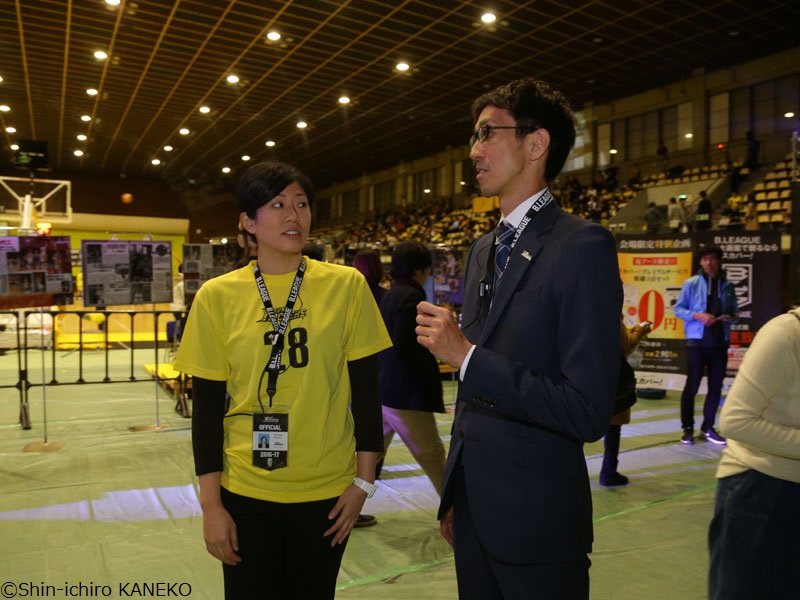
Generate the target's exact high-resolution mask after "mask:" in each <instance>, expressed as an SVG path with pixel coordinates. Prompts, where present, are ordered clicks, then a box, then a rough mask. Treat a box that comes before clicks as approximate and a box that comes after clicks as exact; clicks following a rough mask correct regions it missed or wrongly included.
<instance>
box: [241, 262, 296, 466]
mask: <svg viewBox="0 0 800 600" xmlns="http://www.w3.org/2000/svg"><path fill="white" fill-rule="evenodd" d="M305 270H306V265H305V261H303V260H301V261H300V267H299V268H298V269H297V274H296V275H295V278H294V283H292V290H291V292H289V299H288V300H287V301H286V306H285V308H284V311H283V315H282V318H281V321H280V323H278V319H277V317H276V315H275V309H274V307H273V306H272V300H271V299H270V297H269V292H268V291H267V286H266V284H265V283H264V278H263V277H262V276H261V271H259V269H258V263H256V264H255V265H254V266H253V272H254V274H255V278H256V284H257V285H258V291H259V293H260V294H261V300H262V302H263V303H264V309H265V310H266V312H267V316H268V318H269V320H270V323H272V327H273V331H272V332H268V333H266V334H265V342H266V343H269V345H270V346H271V347H272V351H271V352H270V357H269V362H268V363H267V366H266V367H265V369H264V372H265V373H266V374H267V396H268V397H269V405H268V406H267V407H266V408H265V407H264V404H263V403H262V402H261V382H259V384H258V404H259V406H260V408H261V412H254V413H253V466H254V467H258V468H260V469H265V470H267V471H273V470H275V469H282V468H284V467H286V466H288V464H289V407H288V406H287V405H278V404H276V405H274V406H273V404H272V400H273V398H274V397H275V393H276V391H277V389H278V375H280V373H281V370H282V368H281V356H282V355H283V345H284V340H285V339H286V336H285V334H286V330H287V328H288V327H289V319H290V318H291V314H292V311H293V310H294V305H295V302H296V301H297V296H298V294H299V292H300V285H301V284H302V282H303V275H304V274H305ZM262 379H263V377H262Z"/></svg>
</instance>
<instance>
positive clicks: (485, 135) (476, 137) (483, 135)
mask: <svg viewBox="0 0 800 600" xmlns="http://www.w3.org/2000/svg"><path fill="white" fill-rule="evenodd" d="M495 129H524V130H526V131H527V132H528V133H533V132H534V131H536V130H537V129H539V128H538V127H517V126H516V125H481V126H480V127H478V130H477V131H476V132H475V133H473V134H472V135H471V136H470V138H469V147H470V148H472V147H473V146H474V145H475V142H481V143H482V142H485V141H486V140H488V139H489V137H490V136H491V135H492V131H494V130H495Z"/></svg>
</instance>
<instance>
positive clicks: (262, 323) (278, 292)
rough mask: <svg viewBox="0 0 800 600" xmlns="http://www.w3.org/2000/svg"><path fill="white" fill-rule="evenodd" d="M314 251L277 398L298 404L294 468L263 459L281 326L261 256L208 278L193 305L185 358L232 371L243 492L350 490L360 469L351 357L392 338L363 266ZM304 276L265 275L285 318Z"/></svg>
mask: <svg viewBox="0 0 800 600" xmlns="http://www.w3.org/2000/svg"><path fill="white" fill-rule="evenodd" d="M306 261H307V269H306V272H305V277H304V278H303V283H302V285H301V287H300V292H299V295H298V298H297V301H296V302H295V305H294V309H293V311H292V317H291V319H290V321H289V325H288V328H287V331H286V337H285V343H284V350H283V355H282V357H281V366H282V372H281V374H280V375H279V376H278V382H277V392H276V394H275V397H274V399H273V406H274V407H275V406H279V405H282V406H284V407H288V414H289V451H288V466H287V467H285V468H282V469H276V470H273V471H268V470H265V469H261V468H258V467H255V466H253V458H252V452H253V448H252V446H253V417H252V414H253V413H258V412H261V408H260V405H259V403H258V397H259V394H260V397H261V402H262V403H263V405H264V406H265V407H268V406H269V399H268V397H267V393H266V388H267V374H265V373H264V367H265V366H266V365H267V363H268V362H269V358H270V352H271V350H272V346H269V345H265V343H264V337H265V334H266V333H267V332H271V331H273V326H272V324H271V322H270V320H269V318H268V317H267V315H266V311H265V310H264V304H263V302H262V300H261V295H260V294H259V292H258V287H257V285H256V281H255V276H254V274H253V263H252V262H251V263H250V265H248V266H245V267H243V268H241V269H238V270H236V271H233V272H231V273H227V274H225V275H221V276H219V277H216V278H214V279H211V280H210V281H207V282H206V283H205V284H203V286H202V287H201V288H200V289H199V290H198V293H197V295H196V296H195V299H194V302H193V304H192V308H191V310H190V312H189V317H188V320H187V323H186V329H185V331H184V333H183V337H182V339H181V345H180V348H179V350H178V353H177V356H176V359H175V368H176V369H177V370H178V371H181V372H183V373H189V374H191V375H196V376H198V377H203V378H205V379H211V380H216V381H227V391H228V394H229V395H230V397H231V401H230V408H229V410H228V412H227V413H226V416H225V419H224V431H225V438H224V445H223V453H224V456H223V472H222V485H223V487H225V488H226V489H228V490H230V491H231V492H233V493H235V494H240V495H243V496H248V497H251V498H258V499H261V500H268V501H272V502H311V501H315V500H323V499H326V498H333V497H336V496H338V495H340V494H341V493H342V492H343V491H344V490H345V489H346V488H347V487H348V486H349V485H350V484H351V483H352V482H353V477H354V476H355V473H356V456H355V439H354V436H353V418H352V415H351V413H350V380H349V376H348V371H347V362H348V361H353V360H358V359H361V358H364V357H367V356H370V355H372V354H375V353H377V352H379V351H381V350H383V349H385V348H388V347H389V346H391V340H390V338H389V334H388V333H387V331H386V327H385V325H384V324H383V319H382V318H381V315H380V312H379V310H378V307H377V305H376V304H375V300H374V299H373V296H372V293H371V292H370V290H369V287H368V285H367V282H366V280H365V279H364V277H363V275H361V273H359V272H358V271H357V270H356V269H353V268H351V267H345V266H341V265H334V264H329V263H324V262H318V261H315V260H308V259H306ZM294 276H295V274H294V273H289V274H286V275H279V276H267V275H265V276H264V282H265V283H266V286H267V290H268V292H269V295H270V299H271V300H272V304H273V306H274V307H275V313H276V317H277V321H278V323H280V322H281V316H282V314H283V307H284V306H285V304H286V300H287V299H288V297H289V291H290V290H291V287H292V283H293V281H294ZM283 367H285V370H283ZM262 373H264V375H263V377H262ZM259 384H260V385H259ZM375 401H376V402H377V401H378V399H377V398H376V399H375Z"/></svg>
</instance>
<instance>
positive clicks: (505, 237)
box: [494, 221, 517, 279]
mask: <svg viewBox="0 0 800 600" xmlns="http://www.w3.org/2000/svg"><path fill="white" fill-rule="evenodd" d="M516 232H517V230H516V229H514V228H513V227H511V226H510V225H508V224H507V223H506V222H505V221H501V222H500V225H498V226H497V230H496V233H495V236H496V238H497V248H496V249H495V253H494V262H495V265H496V268H497V271H496V272H497V279H500V276H501V275H502V274H503V271H504V270H505V268H506V263H508V257H509V256H510V255H511V242H512V241H513V240H514V234H515V233H516Z"/></svg>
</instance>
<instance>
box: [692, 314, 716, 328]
mask: <svg viewBox="0 0 800 600" xmlns="http://www.w3.org/2000/svg"><path fill="white" fill-rule="evenodd" d="M692 316H693V317H694V320H695V321H700V322H701V323H702V324H703V325H705V326H706V327H711V326H712V325H713V324H714V323H716V321H717V317H715V316H714V315H712V314H711V313H706V312H697V313H694V314H693V315H692Z"/></svg>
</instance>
